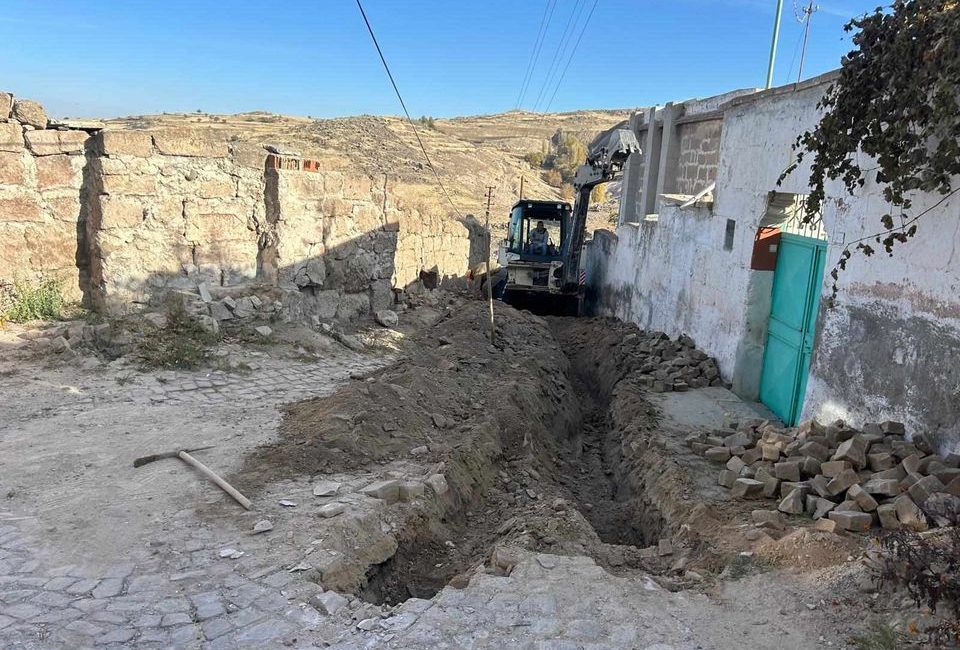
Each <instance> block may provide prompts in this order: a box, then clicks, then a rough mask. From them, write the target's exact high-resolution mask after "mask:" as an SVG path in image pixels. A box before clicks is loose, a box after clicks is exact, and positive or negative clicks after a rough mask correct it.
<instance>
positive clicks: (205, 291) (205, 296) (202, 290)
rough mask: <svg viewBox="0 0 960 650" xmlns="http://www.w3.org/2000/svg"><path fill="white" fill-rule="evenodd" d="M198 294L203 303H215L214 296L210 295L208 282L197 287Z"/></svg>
mask: <svg viewBox="0 0 960 650" xmlns="http://www.w3.org/2000/svg"><path fill="white" fill-rule="evenodd" d="M197 292H198V293H199V294H200V300H202V301H203V302H213V296H211V295H210V289H209V288H208V287H207V283H206V282H201V283H200V284H198V285H197Z"/></svg>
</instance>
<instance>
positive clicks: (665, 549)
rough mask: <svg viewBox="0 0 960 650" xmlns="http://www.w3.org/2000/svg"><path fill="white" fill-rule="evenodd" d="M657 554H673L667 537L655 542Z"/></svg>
mask: <svg viewBox="0 0 960 650" xmlns="http://www.w3.org/2000/svg"><path fill="white" fill-rule="evenodd" d="M657 555H660V556H661V557H662V556H665V555H673V544H672V543H671V542H670V540H669V539H661V540H660V541H659V542H658V543H657Z"/></svg>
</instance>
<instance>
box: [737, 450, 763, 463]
mask: <svg viewBox="0 0 960 650" xmlns="http://www.w3.org/2000/svg"><path fill="white" fill-rule="evenodd" d="M762 457H763V452H761V451H760V450H759V449H757V448H756V447H752V448H750V449H747V450H746V451H745V452H743V455H742V456H741V457H740V460H742V461H743V462H744V463H746V464H747V465H753V464H754V463H755V462H757V461H758V460H760V459H761V458H762Z"/></svg>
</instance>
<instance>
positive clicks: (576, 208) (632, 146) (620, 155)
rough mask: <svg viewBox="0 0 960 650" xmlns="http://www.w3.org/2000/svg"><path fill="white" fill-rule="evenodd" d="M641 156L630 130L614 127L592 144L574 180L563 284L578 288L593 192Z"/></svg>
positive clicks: (618, 175) (565, 249)
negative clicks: (573, 200)
mask: <svg viewBox="0 0 960 650" xmlns="http://www.w3.org/2000/svg"><path fill="white" fill-rule="evenodd" d="M634 153H640V144H639V143H638V142H637V137H636V136H635V135H634V134H633V131H631V130H630V129H625V128H621V127H614V128H612V129H610V130H608V131H604V132H603V133H601V134H600V135H598V136H597V137H596V138H594V140H593V142H591V143H590V151H589V153H588V154H587V161H586V163H585V164H583V165H581V166H580V168H579V169H577V174H576V176H575V177H574V179H573V190H574V193H575V194H576V201H575V202H574V204H573V214H572V216H571V222H570V233H569V236H568V237H566V238H565V241H564V244H563V260H564V263H563V284H564V286H566V287H571V288H575V287H576V286H577V285H578V275H579V269H580V251H581V249H582V248H583V239H584V233H585V230H586V224H587V210H588V208H589V207H590V192H592V191H593V188H594V187H596V186H597V185H600V184H601V183H609V182H610V181H613V180H617V179H618V178H620V176H621V175H622V172H623V167H624V165H626V163H627V159H628V158H629V157H630V155H631V154H634Z"/></svg>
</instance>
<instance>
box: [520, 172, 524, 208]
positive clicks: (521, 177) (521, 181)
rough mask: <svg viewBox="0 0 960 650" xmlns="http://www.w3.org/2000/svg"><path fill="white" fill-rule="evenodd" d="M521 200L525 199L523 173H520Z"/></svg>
mask: <svg viewBox="0 0 960 650" xmlns="http://www.w3.org/2000/svg"><path fill="white" fill-rule="evenodd" d="M520 200H521V201H522V200H523V174H520Z"/></svg>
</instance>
